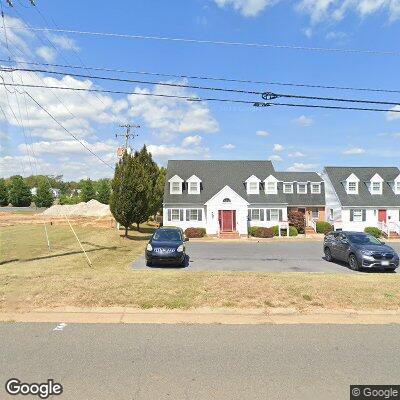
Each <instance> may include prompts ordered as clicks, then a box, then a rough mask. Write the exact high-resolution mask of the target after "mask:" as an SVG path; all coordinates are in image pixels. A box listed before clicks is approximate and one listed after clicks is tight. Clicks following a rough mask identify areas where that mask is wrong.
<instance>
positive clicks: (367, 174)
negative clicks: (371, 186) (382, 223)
mask: <svg viewBox="0 0 400 400" xmlns="http://www.w3.org/2000/svg"><path fill="white" fill-rule="evenodd" d="M325 171H326V173H327V175H328V177H329V179H330V181H331V182H332V185H333V187H334V189H335V192H336V194H337V196H338V198H339V200H340V202H341V204H342V206H343V207H355V206H359V207H391V206H392V207H400V195H396V194H395V193H394V192H393V189H392V188H391V187H390V185H389V182H393V181H394V179H395V178H396V177H397V176H398V175H399V174H400V170H399V169H398V168H397V167H325ZM352 173H353V174H355V175H356V176H357V177H358V179H360V182H359V186H358V195H357V194H347V193H346V190H345V186H344V183H343V182H344V181H345V180H346V179H347V178H348V177H349V176H350V175H351V174H352ZM376 173H377V174H379V175H380V176H381V177H382V179H383V180H384V182H383V189H382V195H372V194H371V193H370V192H369V190H368V187H367V182H369V181H370V180H371V178H372V177H373V176H374V175H375V174H376Z"/></svg>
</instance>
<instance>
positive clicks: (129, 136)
mask: <svg viewBox="0 0 400 400" xmlns="http://www.w3.org/2000/svg"><path fill="white" fill-rule="evenodd" d="M120 127H121V128H125V129H126V131H125V133H122V134H117V133H116V134H115V137H116V138H118V137H124V138H125V146H124V148H125V151H127V150H128V147H129V140H130V139H134V138H135V137H137V136H139V135H138V134H136V133H131V129H137V128H140V125H131V124H125V125H120Z"/></svg>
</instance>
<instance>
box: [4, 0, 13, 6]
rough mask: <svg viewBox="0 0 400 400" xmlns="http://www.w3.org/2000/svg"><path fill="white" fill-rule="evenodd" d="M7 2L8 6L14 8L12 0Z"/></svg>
mask: <svg viewBox="0 0 400 400" xmlns="http://www.w3.org/2000/svg"><path fill="white" fill-rule="evenodd" d="M6 1H7V4H8V5H9V6H10V7H14V5H13V3H12V1H11V0H6Z"/></svg>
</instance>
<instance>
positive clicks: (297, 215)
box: [288, 210, 306, 233]
mask: <svg viewBox="0 0 400 400" xmlns="http://www.w3.org/2000/svg"><path fill="white" fill-rule="evenodd" d="M288 220H289V223H290V225H292V226H294V227H295V228H296V229H297V231H298V232H299V233H304V230H305V226H306V220H305V216H304V214H303V213H302V212H301V211H296V210H291V211H289V212H288Z"/></svg>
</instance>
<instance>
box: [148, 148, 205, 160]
mask: <svg viewBox="0 0 400 400" xmlns="http://www.w3.org/2000/svg"><path fill="white" fill-rule="evenodd" d="M147 149H148V151H149V152H150V153H151V154H152V155H153V157H155V158H160V159H167V158H171V157H176V156H186V155H196V156H197V155H204V156H205V155H206V154H207V153H208V152H209V149H208V148H203V147H191V148H186V147H179V146H173V145H166V144H160V145H153V144H151V145H149V146H147Z"/></svg>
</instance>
